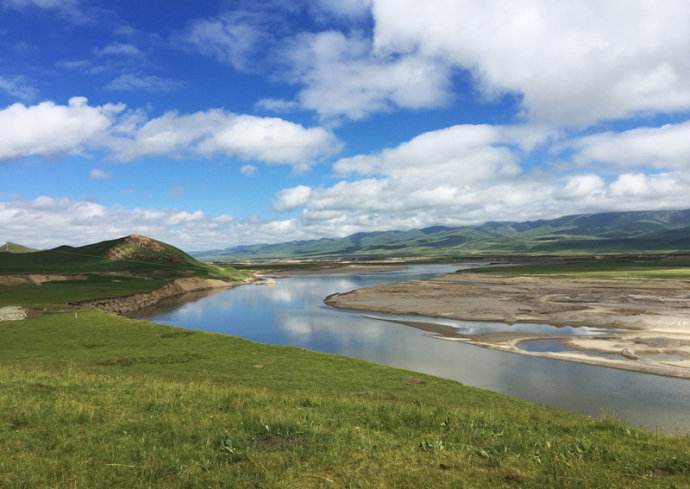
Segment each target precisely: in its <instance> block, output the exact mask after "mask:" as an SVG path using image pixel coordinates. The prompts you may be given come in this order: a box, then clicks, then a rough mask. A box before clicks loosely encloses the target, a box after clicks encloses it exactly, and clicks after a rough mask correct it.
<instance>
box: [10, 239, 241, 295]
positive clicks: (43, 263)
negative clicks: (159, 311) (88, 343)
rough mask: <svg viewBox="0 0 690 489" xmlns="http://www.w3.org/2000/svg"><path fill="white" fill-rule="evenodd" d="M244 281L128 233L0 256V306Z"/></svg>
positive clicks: (237, 274)
mask: <svg viewBox="0 0 690 489" xmlns="http://www.w3.org/2000/svg"><path fill="white" fill-rule="evenodd" d="M26 274H41V275H42V274H53V275H66V276H67V277H66V278H68V280H64V281H60V282H56V281H51V282H47V283H44V284H42V285H32V284H19V285H17V284H12V283H8V282H7V281H5V282H3V280H2V276H3V275H26ZM192 276H193V277H203V278H217V279H221V280H230V281H235V280H244V279H245V278H247V277H248V276H249V275H248V274H247V273H245V272H240V271H238V270H236V269H234V268H231V267H218V266H215V265H210V264H206V263H202V262H200V261H198V260H196V259H195V258H192V257H191V256H189V255H188V254H187V253H185V252H183V251H182V250H179V249H177V248H175V247H174V246H171V245H169V244H166V243H162V242H160V241H156V240H154V239H151V238H147V237H145V236H138V235H132V236H127V237H124V238H119V239H114V240H109V241H102V242H100V243H95V244H91V245H87V246H80V247H72V246H60V247H58V248H54V249H52V250H45V251H36V252H33V253H23V254H15V253H0V306H2V305H27V306H47V305H53V304H66V303H71V302H78V301H84V300H93V299H101V298H110V297H121V296H127V295H132V294H136V293H139V292H148V291H151V290H154V289H157V288H159V287H161V286H162V285H164V284H165V283H166V282H169V281H170V280H173V279H175V278H180V277H192Z"/></svg>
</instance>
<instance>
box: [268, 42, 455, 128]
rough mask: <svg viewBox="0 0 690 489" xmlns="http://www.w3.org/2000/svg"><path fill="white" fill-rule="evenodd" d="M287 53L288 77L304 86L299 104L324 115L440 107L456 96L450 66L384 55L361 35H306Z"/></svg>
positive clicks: (359, 116) (360, 115)
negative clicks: (451, 80)
mask: <svg viewBox="0 0 690 489" xmlns="http://www.w3.org/2000/svg"><path fill="white" fill-rule="evenodd" d="M282 58H283V59H284V60H285V61H287V63H288V64H289V68H288V71H289V74H288V75H287V76H288V79H289V80H290V81H292V82H293V83H295V84H297V85H299V86H300V87H301V88H300V90H299V92H298V94H297V101H298V102H299V104H300V105H301V106H302V107H303V108H306V109H309V110H314V111H316V112H318V113H319V114H320V115H321V116H322V117H325V118H337V117H341V116H344V117H348V118H350V119H362V118H364V117H366V116H367V115H369V114H371V113H374V112H380V111H386V110H392V109H396V108H406V109H421V108H428V107H440V106H443V105H445V104H447V103H448V102H449V100H450V99H451V93H450V85H451V84H450V70H449V69H448V68H447V67H446V66H445V65H442V64H439V63H437V62H436V61H435V60H434V59H433V58H427V57H423V56H416V55H415V56H407V55H405V56H388V55H379V54H377V53H375V52H373V50H372V45H371V40H370V39H368V38H367V37H365V36H361V35H357V34H351V35H349V36H348V35H345V34H343V33H341V32H337V31H325V32H320V33H317V34H302V35H300V36H297V38H296V39H294V40H293V41H292V42H290V43H288V47H287V48H286V49H285V50H284V52H283V53H282ZM266 103H268V105H269V106H270V105H275V104H272V103H271V102H265V103H264V104H266ZM281 105H285V104H284V103H283V104H281Z"/></svg>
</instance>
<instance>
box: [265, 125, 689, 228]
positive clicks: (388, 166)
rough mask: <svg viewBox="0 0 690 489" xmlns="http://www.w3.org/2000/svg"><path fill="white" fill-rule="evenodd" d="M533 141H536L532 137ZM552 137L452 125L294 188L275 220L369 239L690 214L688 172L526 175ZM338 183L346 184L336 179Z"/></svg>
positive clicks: (340, 164) (520, 129)
mask: <svg viewBox="0 0 690 489" xmlns="http://www.w3.org/2000/svg"><path fill="white" fill-rule="evenodd" d="M537 134H539V137H537V136H536V135H537ZM551 137H552V133H551V132H550V131H548V130H545V129H539V128H529V127H528V126H490V125H458V126H453V127H450V128H446V129H442V130H438V131H431V132H427V133H423V134H420V135H419V136H417V137H415V138H413V139H411V140H410V141H407V142H405V143H402V144H400V145H398V146H396V147H392V148H388V149H384V150H383V151H379V152H375V153H371V154H362V155H357V156H353V157H349V158H342V159H340V160H338V161H337V162H336V163H335V165H334V170H335V172H336V174H338V175H340V176H342V177H343V178H344V179H343V180H341V181H339V182H337V183H335V184H333V185H330V186H320V187H314V188H310V187H304V186H299V187H293V188H288V189H285V190H283V191H282V192H280V193H278V194H277V195H276V198H275V201H274V209H275V210H294V209H301V217H300V220H299V223H300V226H302V227H303V228H304V229H305V230H307V231H309V233H311V234H316V235H325V236H343V235H346V234H350V233H355V232H360V231H370V230H376V229H410V228H419V227H425V226H429V225H435V224H445V225H449V226H457V225H466V224H477V223H481V222H485V221H487V220H518V221H519V220H528V219H541V218H553V217H558V216H561V215H566V214H575V213H582V212H597V211H605V210H642V209H666V208H683V207H690V175H688V172H687V171H682V170H676V171H665V172H662V173H649V172H647V173H644V172H637V173H631V172H625V171H624V172H621V173H619V174H614V175H613V176H611V172H610V171H605V172H603V173H602V174H599V171H600V170H601V165H597V164H591V165H589V166H590V168H589V172H587V171H581V172H579V173H572V169H573V168H582V166H580V167H576V166H573V165H565V167H564V169H562V170H560V171H556V170H554V171H551V172H548V173H547V172H543V171H541V170H539V169H529V165H528V162H529V160H530V158H531V157H532V156H533V153H532V152H533V151H534V150H535V148H539V147H541V145H542V144H544V143H547V142H548V141H550V138H551ZM345 178H346V179H345Z"/></svg>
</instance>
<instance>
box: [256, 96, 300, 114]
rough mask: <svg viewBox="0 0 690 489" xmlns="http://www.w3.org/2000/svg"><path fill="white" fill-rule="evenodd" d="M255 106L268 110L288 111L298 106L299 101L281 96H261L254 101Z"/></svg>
mask: <svg viewBox="0 0 690 489" xmlns="http://www.w3.org/2000/svg"><path fill="white" fill-rule="evenodd" d="M256 108H257V109H260V110H267V111H269V112H290V111H293V110H295V109H297V108H299V103H298V102H296V101H295V100H286V99H282V98H262V99H261V100H259V101H258V102H257V103H256Z"/></svg>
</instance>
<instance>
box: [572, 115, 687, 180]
mask: <svg viewBox="0 0 690 489" xmlns="http://www.w3.org/2000/svg"><path fill="white" fill-rule="evenodd" d="M565 146H566V147H569V148H571V149H573V150H574V151H575V152H576V154H575V160H576V161H577V162H579V163H589V162H597V163H605V164H609V165H615V166H620V167H653V168H678V169H686V170H688V169H690V121H686V122H682V123H679V124H667V125H665V126H661V127H639V128H636V129H630V130H628V131H623V132H620V133H615V132H605V133H599V134H594V135H591V136H586V137H583V138H579V139H576V140H575V141H571V142H568V143H566V144H565Z"/></svg>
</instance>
